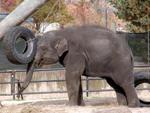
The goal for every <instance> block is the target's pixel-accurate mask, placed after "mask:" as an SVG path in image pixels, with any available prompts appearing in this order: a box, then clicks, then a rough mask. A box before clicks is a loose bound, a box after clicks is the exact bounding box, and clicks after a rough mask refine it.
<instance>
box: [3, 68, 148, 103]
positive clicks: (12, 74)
mask: <svg viewBox="0 0 150 113" xmlns="http://www.w3.org/2000/svg"><path fill="white" fill-rule="evenodd" d="M135 68H136V69H145V68H146V69H149V68H150V67H148V66H135ZM62 70H64V68H51V69H36V70H35V72H40V71H62ZM25 71H26V70H5V71H0V73H10V78H11V79H10V81H9V82H0V85H6V84H10V86H11V87H10V93H6V94H2V93H0V96H12V98H13V100H15V99H16V95H17V91H18V88H19V85H20V84H21V83H23V81H20V80H18V79H16V76H15V75H16V73H17V72H25ZM91 80H103V79H102V78H98V77H85V78H82V81H85V83H86V85H85V90H83V92H85V93H86V96H87V97H88V96H89V92H104V91H113V89H99V90H90V89H89V81H91ZM64 81H65V79H60V80H32V81H31V83H41V82H64ZM16 85H17V87H16ZM16 88H17V89H16ZM139 90H150V89H148V88H142V89H139ZM49 93H67V91H44V92H25V93H23V95H29V94H30V95H31V94H49Z"/></svg>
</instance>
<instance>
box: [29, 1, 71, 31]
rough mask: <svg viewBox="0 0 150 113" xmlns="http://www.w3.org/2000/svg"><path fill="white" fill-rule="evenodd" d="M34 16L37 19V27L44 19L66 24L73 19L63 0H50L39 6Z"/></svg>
mask: <svg viewBox="0 0 150 113" xmlns="http://www.w3.org/2000/svg"><path fill="white" fill-rule="evenodd" d="M32 17H33V18H34V20H35V23H36V25H37V29H38V28H39V25H40V24H41V23H42V22H43V21H46V22H58V23H60V24H66V23H68V22H70V21H72V20H73V18H72V17H71V16H70V15H69V14H68V12H67V9H66V6H65V4H64V1H63V0H49V1H48V2H47V3H46V4H45V5H43V6H42V7H41V8H39V9H38V10H37V11H36V12H35V13H34V14H33V15H32Z"/></svg>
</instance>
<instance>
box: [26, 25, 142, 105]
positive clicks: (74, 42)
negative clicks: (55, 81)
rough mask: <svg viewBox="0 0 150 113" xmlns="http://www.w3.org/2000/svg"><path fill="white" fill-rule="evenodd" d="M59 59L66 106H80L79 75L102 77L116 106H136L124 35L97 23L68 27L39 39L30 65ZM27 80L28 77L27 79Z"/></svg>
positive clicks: (33, 65) (47, 63)
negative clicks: (109, 87)
mask: <svg viewBox="0 0 150 113" xmlns="http://www.w3.org/2000/svg"><path fill="white" fill-rule="evenodd" d="M57 62H60V63H61V64H62V65H64V66H65V69H66V75H65V77H66V85H67V91H68V97H69V105H84V102H83V95H82V84H81V75H84V76H90V77H102V78H104V79H106V80H107V82H108V83H109V84H110V85H111V86H112V87H113V88H114V89H115V91H116V95H117V100H118V103H119V104H120V105H128V106H130V107H137V106H140V103H139V100H138V98H137V94H136V91H135V88H134V76H133V74H132V71H133V57H132V52H131V50H130V48H129V46H128V45H127V43H126V40H125V38H121V37H119V36H117V35H116V34H115V33H113V32H112V31H110V30H108V29H105V28H102V27H99V26H92V25H91V26H90V25H86V26H82V27H75V26H74V27H70V28H66V29H63V30H60V31H52V32H47V33H45V34H44V35H43V37H42V38H39V41H38V48H37V53H36V56H35V59H34V61H33V62H32V63H31V64H30V65H29V67H28V71H27V74H28V76H29V77H30V79H31V76H32V74H33V69H34V68H33V67H35V66H43V65H50V64H54V63H57ZM28 80H29V79H28Z"/></svg>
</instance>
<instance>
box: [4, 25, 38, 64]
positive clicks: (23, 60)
mask: <svg viewBox="0 0 150 113" xmlns="http://www.w3.org/2000/svg"><path fill="white" fill-rule="evenodd" d="M18 40H19V41H18ZM20 40H22V41H20ZM18 42H19V43H20V46H18V48H19V49H20V48H22V45H24V46H25V47H24V48H23V50H22V51H21V52H20V51H18V50H17V47H16V46H17V43H18ZM22 42H24V44H21V43H22ZM3 44H4V52H5V54H6V57H7V58H8V60H9V61H10V62H12V63H13V64H27V63H29V62H31V61H32V60H33V58H34V56H35V53H36V48H37V41H36V40H35V36H34V34H33V33H32V32H31V31H30V30H29V29H27V28H25V27H21V26H16V27H13V28H11V30H9V31H8V32H7V33H6V34H5V37H4V39H3Z"/></svg>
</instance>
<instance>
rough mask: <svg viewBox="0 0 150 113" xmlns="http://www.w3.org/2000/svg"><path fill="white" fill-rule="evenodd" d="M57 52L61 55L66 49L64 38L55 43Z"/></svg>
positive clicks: (66, 44)
mask: <svg viewBox="0 0 150 113" xmlns="http://www.w3.org/2000/svg"><path fill="white" fill-rule="evenodd" d="M55 48H56V50H57V53H58V55H59V56H62V55H63V53H64V52H66V51H68V43H67V40H66V39H61V40H59V41H58V42H57V44H56V45H55Z"/></svg>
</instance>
